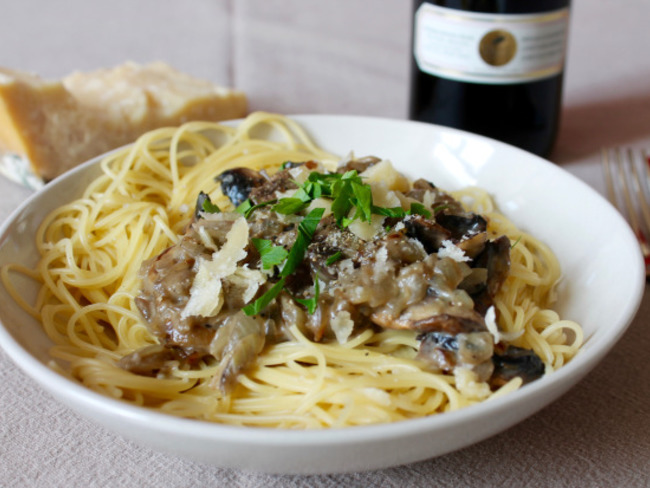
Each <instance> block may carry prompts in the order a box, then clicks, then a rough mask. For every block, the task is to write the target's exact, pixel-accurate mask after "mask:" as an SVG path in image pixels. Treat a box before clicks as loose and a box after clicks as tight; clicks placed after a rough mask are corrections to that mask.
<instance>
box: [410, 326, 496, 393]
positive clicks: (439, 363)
mask: <svg viewBox="0 0 650 488" xmlns="http://www.w3.org/2000/svg"><path fill="white" fill-rule="evenodd" d="M418 340H420V349H419V351H418V355H417V357H418V359H420V360H422V361H424V362H426V363H428V364H429V365H431V366H433V367H434V368H435V369H439V370H442V371H446V372H451V371H453V370H454V368H456V367H458V366H464V367H469V368H471V369H473V370H475V371H476V372H480V373H481V375H480V376H481V377H480V379H481V380H483V381H484V380H487V379H488V378H489V377H490V375H491V374H492V370H493V365H492V364H491V362H490V361H491V358H492V354H493V352H494V346H493V342H492V336H491V335H490V333H489V332H484V331H475V332H463V333H460V334H450V333H447V332H428V333H425V334H420V335H419V336H418Z"/></svg>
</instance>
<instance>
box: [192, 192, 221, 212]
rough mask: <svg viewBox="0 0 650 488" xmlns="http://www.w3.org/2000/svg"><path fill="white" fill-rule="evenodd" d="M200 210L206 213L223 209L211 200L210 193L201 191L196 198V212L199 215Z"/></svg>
mask: <svg viewBox="0 0 650 488" xmlns="http://www.w3.org/2000/svg"><path fill="white" fill-rule="evenodd" d="M200 212H205V213H220V212H221V209H220V208H219V207H218V206H217V205H215V204H214V203H212V200H210V195H208V194H207V193H205V192H199V196H198V198H197V199H196V210H195V213H196V215H197V216H198V215H199V213H200Z"/></svg>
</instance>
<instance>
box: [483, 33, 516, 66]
mask: <svg viewBox="0 0 650 488" xmlns="http://www.w3.org/2000/svg"><path fill="white" fill-rule="evenodd" d="M479 53H480V54H481V58H483V61H485V62H486V63H487V64H489V65H491V66H503V65H504V64H508V63H509V62H510V61H512V58H514V57H515V54H516V53H517V40H516V39H515V37H514V36H513V35H512V34H511V33H510V32H508V31H505V30H501V29H497V30H493V31H490V32H488V33H487V34H485V35H484V36H483V39H481V43H480V44H479Z"/></svg>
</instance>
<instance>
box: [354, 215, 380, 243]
mask: <svg viewBox="0 0 650 488" xmlns="http://www.w3.org/2000/svg"><path fill="white" fill-rule="evenodd" d="M383 228H384V217H382V216H381V215H373V216H372V217H370V222H364V221H361V220H353V221H352V222H351V223H350V225H349V226H348V229H349V230H350V232H352V233H353V234H354V235H355V236H357V237H358V238H359V239H363V240H364V241H369V240H371V239H373V238H374V237H375V236H376V235H377V234H379V233H380V232H381V231H382V230H383Z"/></svg>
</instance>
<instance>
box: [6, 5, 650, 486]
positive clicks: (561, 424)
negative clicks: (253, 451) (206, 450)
mask: <svg viewBox="0 0 650 488" xmlns="http://www.w3.org/2000/svg"><path fill="white" fill-rule="evenodd" d="M624 3H625V5H624V8H623V5H622V2H619V1H616V0H600V1H598V2H593V1H588V0H574V1H573V12H572V21H571V31H570V41H569V56H568V62H567V77H566V84H565V88H566V89H565V97H564V98H565V103H564V112H563V120H562V127H561V131H560V135H559V139H558V144H557V147H556V151H555V153H554V155H553V156H552V160H553V161H554V162H556V163H558V164H560V165H561V166H563V167H565V168H566V169H567V170H569V171H571V172H572V173H573V174H575V175H577V176H578V177H580V178H582V179H583V180H585V181H586V182H588V183H589V184H591V185H592V186H594V187H595V188H597V189H598V190H599V191H602V190H603V181H602V177H601V170H600V166H599V151H600V148H601V147H602V146H612V145H622V144H624V145H630V146H643V147H646V148H648V149H650V84H649V83H648V80H649V79H650V56H648V55H647V48H648V46H649V45H650V29H648V28H647V19H648V18H649V17H650V3H648V2H647V0H627V1H626V2H624ZM109 4H110V6H109ZM162 5H164V8H162V7H161V6H162ZM188 5H191V7H188ZM410 8H411V4H410V2H395V1H393V0H355V2H348V1H345V0H332V1H331V2H318V3H317V2H303V1H300V0H193V1H192V2H171V1H167V2H160V0H138V2H132V1H131V0H113V1H112V2H110V3H106V4H103V5H102V6H101V7H98V4H97V3H96V2H84V1H83V0H61V1H60V2H49V1H47V0H22V1H20V2H15V1H14V2H8V1H6V0H0V65H7V66H10V67H14V68H18V69H27V70H33V71H36V72H38V73H41V74H43V75H47V76H57V77H58V76H62V75H64V74H66V73H68V72H69V71H71V70H73V69H84V70H85V69H92V68H96V67H100V66H110V65H114V64H118V63H121V62H123V61H124V60H126V59H133V60H135V61H140V62H146V61H150V60H153V59H163V60H166V61H168V62H170V63H171V64H173V65H175V66H177V67H178V68H180V69H183V70H186V71H188V72H190V73H192V74H195V75H197V76H203V77H208V78H211V79H212V80H213V81H215V82H219V83H224V84H229V85H233V86H236V87H237V88H240V89H244V90H245V91H246V92H247V93H248V94H249V97H250V98H251V102H252V107H253V108H255V109H267V110H276V111H280V112H285V113H296V112H303V113H308V112H329V113H358V114H366V115H379V116H388V117H404V116H405V114H406V100H407V92H408V72H407V71H408V70H407V67H408V56H409V34H408V32H409V29H410V27H409V24H410ZM71 13H74V15H72V14H71ZM143 19H147V22H148V23H146V24H145V23H144V20H143ZM170 26H175V28H170ZM71 33H74V35H71ZM172 34H173V35H172ZM549 190H550V191H552V189H549ZM29 194H30V192H29V191H28V190H26V189H24V188H22V187H19V186H18V185H17V184H15V183H12V182H10V181H6V180H4V179H0V195H1V197H0V220H4V219H5V218H7V217H8V215H9V214H10V212H11V211H12V210H13V209H14V208H15V207H17V206H18V205H19V204H20V202H21V201H23V200H24V199H25V198H26V197H27V196H28V195H29ZM572 210H573V209H567V211H572ZM576 218H579V212H576ZM606 231H607V230H606V229H604V230H603V232H606ZM586 252H588V250H586ZM611 265H612V266H616V256H612V262H611ZM621 279H625V277H623V276H622V277H621ZM612 286H616V284H615V283H612ZM1 306H2V304H1V303H0V307H1ZM649 351H650V294H649V293H648V290H646V293H645V296H644V299H643V303H642V306H641V309H640V310H639V313H638V314H637V316H636V318H635V319H634V321H633V322H632V324H631V326H630V328H629V329H628V331H627V332H626V334H625V335H624V336H623V338H622V339H621V341H620V342H619V343H618V344H617V345H616V346H615V347H614V348H613V349H612V351H611V352H610V353H609V354H608V355H607V357H606V358H605V359H604V360H603V361H602V362H601V363H600V364H599V365H598V366H597V367H596V368H595V369H594V370H593V371H592V372H591V373H590V374H589V375H587V377H586V378H585V379H584V380H583V381H582V382H580V383H579V384H578V385H577V386H576V387H575V388H573V389H572V390H571V391H569V392H568V393H567V394H566V395H564V396H563V397H561V398H560V399H559V400H558V401H556V402H554V403H553V404H551V405H550V406H548V407H547V408H545V409H544V410H542V411H541V412H539V413H537V414H536V415H534V416H532V417H531V418H529V419H527V420H525V421H523V422H522V423H520V424H518V425H516V426H515V427H513V428H511V429H509V430H507V431H505V432H503V433H501V434H499V435H497V436H494V437H492V438H490V439H487V440H485V441H483V442H481V443H479V444H476V445H473V446H470V447H467V448H465V449H463V450H460V451H457V452H454V453H451V454H448V455H445V456H442V457H439V458H436V459H430V460H427V461H422V462H419V463H416V464H412V465H407V466H401V467H395V468H389V469H385V470H378V471H372V472H365V473H351V474H340V475H321V476H269V475H265V474H259V473H250V472H242V471H236V470H225V469H218V468H215V467H212V466H206V465H202V464H197V463H193V462H190V461H187V460H184V459H179V458H176V457H174V456H170V455H167V454H162V453H159V452H155V451H153V450H151V449H148V448H143V447H140V446H139V445H137V444H136V443H134V442H131V441H128V440H125V439H124V438H122V437H119V436H117V435H114V434H112V433H111V432H108V431H106V430H105V429H104V428H102V427H98V426H97V425H95V424H94V423H92V422H90V421H88V420H86V419H84V418H82V417H80V416H78V415H77V414H75V413H73V412H71V411H70V410H69V409H68V408H67V407H65V406H63V405H61V404H60V403H58V402H57V401H55V400H54V399H53V398H52V397H50V395H49V394H47V393H45V392H44V391H43V390H41V389H40V387H38V386H37V385H36V383H35V382H34V381H33V380H31V379H30V378H28V377H27V376H26V375H24V374H23V373H22V372H21V370H20V369H19V368H18V367H17V366H16V365H15V364H14V363H13V362H11V361H10V360H9V359H8V357H7V356H6V354H5V353H4V352H2V351H0V385H1V388H0V487H2V488H4V487H27V488H29V487H37V488H40V487H45V488H52V487H111V488H112V487H116V488H121V487H156V488H166V487H174V488H175V487H179V488H180V487H195V486H200V487H203V486H205V487H211V486H215V487H258V486H259V487H289V488H294V487H296V488H297V487H326V488H334V487H382V488H383V487H400V488H402V487H428V486H440V487H482V486H498V487H509V486H517V487H571V488H573V487H648V486H650V363H649V362H648V359H649V358H650V353H649Z"/></svg>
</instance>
